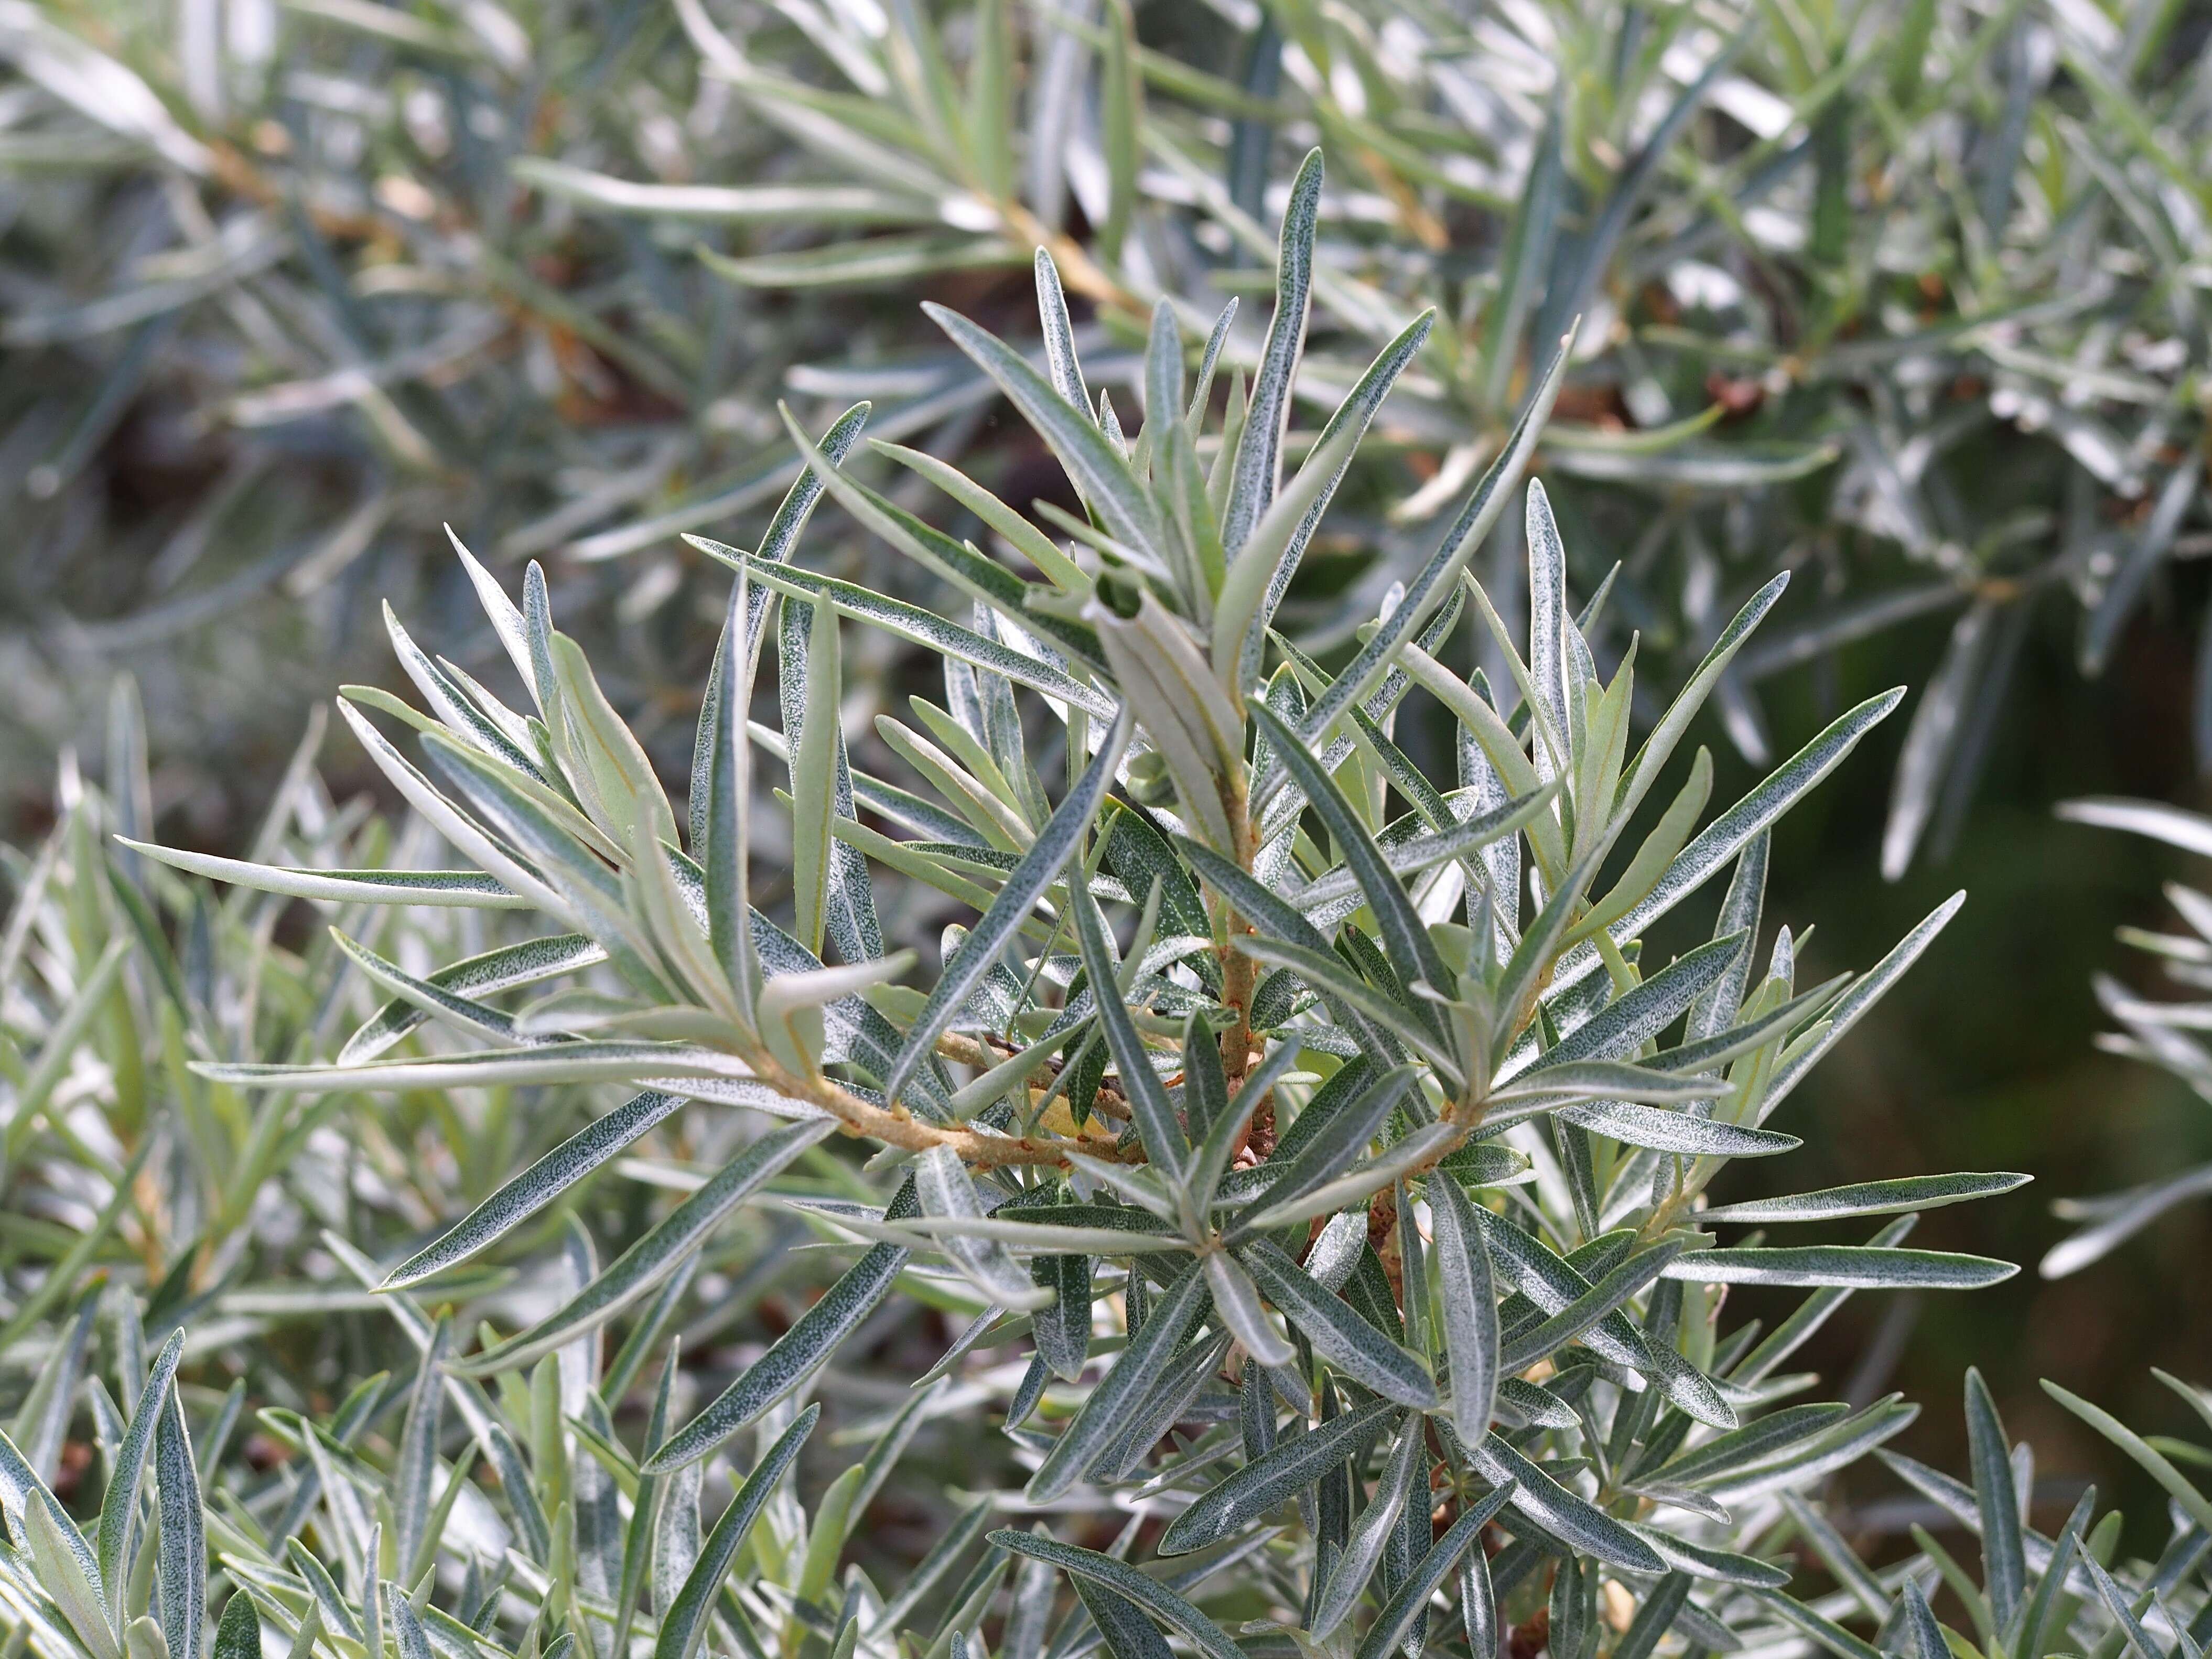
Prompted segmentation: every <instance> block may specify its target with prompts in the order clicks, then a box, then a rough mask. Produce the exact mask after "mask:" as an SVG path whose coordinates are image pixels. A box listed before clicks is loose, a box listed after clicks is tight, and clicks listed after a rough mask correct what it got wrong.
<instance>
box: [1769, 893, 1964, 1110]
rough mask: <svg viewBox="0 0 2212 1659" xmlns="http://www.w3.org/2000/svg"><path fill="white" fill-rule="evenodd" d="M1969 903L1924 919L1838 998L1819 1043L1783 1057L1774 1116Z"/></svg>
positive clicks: (1773, 1087) (1947, 905) (1772, 1091)
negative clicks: (1777, 1108)
mask: <svg viewBox="0 0 2212 1659" xmlns="http://www.w3.org/2000/svg"><path fill="white" fill-rule="evenodd" d="M1965 902H1966V894H1964V893H1963V892H1960V893H1954V894H1952V895H1951V896H1950V897H1949V898H1948V899H1946V900H1944V901H1943V902H1942V903H1941V904H1939V905H1937V906H1936V908H1934V909H1933V910H1931V911H1929V913H1928V914H1927V915H1925V916H1923V918H1922V919H1921V920H1920V922H1919V924H1918V925H1917V926H1916V927H1914V928H1913V929H1912V931H1911V933H1907V934H1906V935H1905V937H1904V938H1903V939H1899V941H1898V942H1897V943H1896V944H1895V945H1893V946H1891V947H1890V951H1889V954H1888V955H1887V956H1886V957H1883V958H1882V959H1881V961H1880V962H1878V963H1875V965H1874V966H1873V967H1871V968H1869V969H1867V971H1866V972H1865V973H1863V974H1862V975H1859V977H1858V978H1857V980H1856V981H1853V983H1852V985H1851V988H1850V990H1849V991H1846V992H1845V993H1844V994H1843V995H1842V996H1840V997H1838V998H1837V999H1836V1002H1835V1006H1833V1007H1832V1008H1830V1009H1829V1010H1828V1011H1827V1017H1826V1020H1825V1021H1824V1022H1823V1024H1824V1026H1825V1029H1824V1030H1822V1031H1821V1033H1820V1037H1819V1040H1818V1041H1816V1042H1809V1043H1806V1044H1803V1045H1801V1046H1800V1047H1799V1048H1798V1049H1797V1050H1796V1052H1795V1053H1792V1054H1784V1056H1783V1059H1782V1062H1781V1064H1780V1065H1778V1066H1776V1067H1775V1068H1774V1081H1773V1082H1772V1083H1771V1084H1769V1085H1767V1090H1766V1104H1765V1112H1766V1113H1767V1114H1771V1113H1772V1112H1773V1110H1774V1109H1775V1108H1776V1107H1777V1106H1778V1105H1780V1104H1781V1103H1782V1102H1783V1100H1784V1098H1785V1097H1787V1096H1788V1095H1789V1093H1790V1091H1791V1090H1792V1089H1794V1088H1796V1086H1797V1085H1798V1083H1799V1082H1800V1081H1801V1080H1802V1079H1803V1078H1804V1076H1805V1073H1808V1071H1810V1070H1812V1068H1813V1067H1814V1066H1815V1065H1817V1064H1818V1063H1819V1062H1820V1056H1821V1055H1823V1054H1826V1053H1827V1052H1828V1050H1829V1049H1831V1048H1833V1047H1835V1045H1836V1044H1837V1043H1838V1042H1840V1041H1841V1040H1842V1038H1843V1036H1844V1032H1846V1031H1848V1030H1850V1029H1851V1027H1852V1026H1854V1025H1856V1024H1858V1022H1859V1018H1860V1017H1861V1016H1862V1015H1863V1014H1864V1013H1865V1012H1866V1011H1867V1010H1868V1009H1869V1008H1871V1007H1873V1006H1874V1005H1875V1003H1877V1002H1879V1001H1880V1000H1881V998H1882V996H1883V994H1885V993H1887V991H1888V989H1889V987H1891V986H1893V985H1894V984H1896V983H1897V981H1899V980H1900V979H1902V978H1903V977H1904V976H1905V969H1908V968H1910V967H1911V966H1912V964H1913V963H1916V962H1917V961H1919V960H1920V956H1921V953H1922V952H1923V951H1925V950H1927V948H1928V947H1929V945H1932V944H1934V943H1935V941H1936V934H1938V933H1942V931H1943V929H1944V927H1946V926H1947V925H1948V923H1949V922H1950V920H1951V918H1952V917H1953V916H1955V915H1958V914H1959V907H1960V905H1962V904H1964V903H1965Z"/></svg>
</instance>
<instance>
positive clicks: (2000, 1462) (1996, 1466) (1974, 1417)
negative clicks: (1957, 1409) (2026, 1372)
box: [1966, 1365, 2027, 1630]
mask: <svg viewBox="0 0 2212 1659" xmlns="http://www.w3.org/2000/svg"><path fill="white" fill-rule="evenodd" d="M1966 1449H1967V1453H1968V1455H1969V1456H1970V1457H1971V1459H1972V1463H1973V1468H1974V1499H1975V1503H1976V1505H1977V1506H1978V1508H1979V1509H1980V1510H1981V1515H1982V1567H1983V1573H1982V1584H1983V1589H1984V1592H1985V1593H1986V1594H1987V1595H1988V1596H1989V1598H1990V1617H1991V1619H1992V1620H1993V1621H1994V1622H1995V1624H1996V1627H1997V1628H1998V1629H1999V1630H2010V1629H2011V1628H2012V1621H2013V1615H2014V1613H2015V1612H2017V1611H2018V1610H2019V1607H2020V1604H2021V1600H2022V1599H2023V1598H2024V1597H2025V1596H2026V1595H2027V1551H2026V1548H2025V1546H2024V1544H2023V1542H2022V1541H2021V1516H2020V1511H2021V1493H2020V1489H2019V1485H2018V1483H2017V1482H2016V1481H2015V1480H2014V1478H2013V1468H2012V1448H2011V1446H2010V1445H2008V1443H2006V1440H2005V1432H2004V1422H2003V1419H2001V1418H1999V1417H1998V1415H1997V1402H1996V1401H1994V1400H1992V1399H1990V1389H1989V1384H1987V1383H1984V1382H1983V1381H1982V1374H1981V1372H1980V1371H1978V1370H1975V1369H1974V1368H1973V1367H1972V1366H1971V1365H1970V1366H1968V1367H1967V1368H1966Z"/></svg>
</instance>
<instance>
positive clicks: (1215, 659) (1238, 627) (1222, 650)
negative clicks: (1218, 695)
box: [1209, 425, 1363, 695]
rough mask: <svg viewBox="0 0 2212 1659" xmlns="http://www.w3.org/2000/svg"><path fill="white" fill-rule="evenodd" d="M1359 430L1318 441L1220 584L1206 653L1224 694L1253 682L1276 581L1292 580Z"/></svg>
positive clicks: (1347, 429) (1353, 428) (1348, 461)
mask: <svg viewBox="0 0 2212 1659" xmlns="http://www.w3.org/2000/svg"><path fill="white" fill-rule="evenodd" d="M1245 430H1246V431H1247V432H1248V433H1249V431H1250V430H1251V428H1250V427H1249V426H1248V427H1246V428H1245ZM1362 430H1363V428H1360V427H1358V426H1356V425H1346V427H1345V428H1344V429H1343V430H1342V431H1340V432H1337V433H1334V434H1333V435H1330V436H1328V437H1327V438H1324V439H1323V440H1322V442H1321V445H1320V447H1317V448H1316V450H1315V451H1314V453H1313V454H1312V456H1311V457H1310V459H1309V460H1308V462H1307V464H1306V465H1305V466H1304V467H1303V468H1302V469H1300V471H1299V472H1298V474H1297V477H1294V478H1292V479H1291V484H1290V488H1289V489H1286V490H1285V491H1284V492H1283V493H1282V494H1281V495H1279V496H1278V497H1276V499H1275V500H1274V501H1273V503H1271V504H1270V505H1269V507H1267V512H1266V513H1264V514H1263V515H1261V519H1260V520H1259V522H1258V523H1257V524H1255V525H1254V526H1252V527H1251V530H1250V533H1249V535H1248V536H1247V537H1246V538H1245V542H1244V545H1243V550H1242V551H1241V552H1240V553H1239V554H1238V555H1237V558H1236V560H1235V561H1234V562H1232V563H1231V565H1230V567H1229V569H1228V572H1227V574H1225V576H1224V577H1223V579H1222V583H1221V593H1220V596H1219V598H1218V599H1217V600H1216V601H1215V603H1214V608H1213V622H1212V641H1211V642H1210V647H1209V655H1210V657H1211V659H1212V667H1213V678H1215V680H1216V681H1218V683H1219V684H1221V686H1222V687H1223V688H1224V689H1225V690H1228V691H1229V692H1230V693H1231V695H1242V694H1243V693H1246V692H1248V691H1249V690H1251V689H1252V688H1253V687H1254V686H1255V685H1256V684H1258V681H1259V678H1260V671H1261V666H1262V665H1263V663H1264V659H1265V657H1266V653H1267V627H1268V623H1270V621H1271V620H1272V611H1273V607H1272V606H1271V605H1269V604H1268V599H1269V597H1270V595H1271V594H1272V593H1273V590H1274V588H1275V585H1276V580H1277V578H1278V577H1280V579H1281V581H1282V586H1283V587H1284V589H1285V590H1287V589H1288V588H1289V586H1290V579H1291V576H1293V575H1295V574H1297V559H1298V556H1299V555H1300V554H1302V553H1304V550H1305V544H1306V543H1307V542H1308V541H1310V540H1311V539H1312V531H1311V528H1310V525H1311V526H1318V525H1319V523H1320V521H1321V515H1322V513H1325V512H1327V511H1328V502H1329V499H1330V497H1331V496H1332V495H1334V493H1335V488H1336V485H1337V483H1339V482H1340V480H1341V479H1342V477H1343V476H1344V471H1345V469H1346V467H1348V466H1349V465H1351V464H1352V456H1353V455H1354V454H1355V453H1357V452H1358V447H1359V439H1360V436H1361V433H1362ZM1309 521H1310V525H1309ZM1301 532H1304V534H1301Z"/></svg>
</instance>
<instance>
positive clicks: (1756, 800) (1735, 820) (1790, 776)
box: [1552, 689, 1905, 993]
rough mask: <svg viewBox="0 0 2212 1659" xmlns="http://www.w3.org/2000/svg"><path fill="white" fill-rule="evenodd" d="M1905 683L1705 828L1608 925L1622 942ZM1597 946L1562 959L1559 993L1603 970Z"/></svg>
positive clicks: (1728, 853)
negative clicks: (1639, 895) (1660, 875)
mask: <svg viewBox="0 0 2212 1659" xmlns="http://www.w3.org/2000/svg"><path fill="white" fill-rule="evenodd" d="M1904 697H1905V693H1904V691H1903V690H1901V689H1900V690H1894V691H1885V692H1883V693H1882V694H1881V696H1876V697H1869V698H1868V699H1867V700H1866V701H1865V702H1863V703H1861V704H1859V705H1858V706H1857V708H1852V709H1849V710H1847V711H1845V712H1844V714H1839V715H1838V716H1837V717H1836V718H1835V719H1834V720H1832V721H1831V722H1829V724H1828V726H1827V727H1826V729H1825V730H1823V731H1822V732H1820V735H1819V736H1818V737H1816V738H1814V739H1813V740H1812V741H1811V742H1810V743H1808V744H1806V745H1805V746H1804V747H1803V748H1802V749H1801V750H1798V751H1797V752H1796V754H1795V755H1793V756H1791V757H1790V758H1789V759H1788V760H1786V761H1784V763H1782V764H1781V765H1780V766H1778V767H1777V768H1776V769H1774V770H1773V771H1772V772H1771V773H1769V774H1768V775H1767V776H1766V779H1765V781H1764V782H1762V783H1760V784H1759V786H1758V787H1755V788H1753V790H1752V791H1751V793H1749V794H1747V795H1746V796H1745V797H1744V798H1743V799H1741V800H1740V801H1738V802H1737V803H1736V804H1735V805H1734V806H1731V807H1729V810H1728V811H1725V812H1723V813H1722V814H1721V815H1720V817H1717V818H1715V819H1714V820H1713V821H1712V822H1711V823H1709V824H1707V825H1706V826H1705V828H1704V829H1701V830H1699V832H1698V834H1697V835H1696V836H1694V837H1693V838H1692V841H1691V842H1690V844H1689V845H1688V846H1687V847H1685V848H1683V849H1682V850H1681V852H1680V854H1679V855H1678V856H1677V857H1676V858H1675V860H1674V863H1672V864H1671V865H1669V866H1668V867H1667V873H1666V874H1665V875H1663V876H1662V877H1660V878H1659V881H1658V884H1657V885H1656V886H1655V887H1653V888H1652V890H1651V891H1650V893H1648V894H1647V895H1645V896H1644V897H1643V898H1642V899H1640V900H1639V901H1638V902H1637V903H1636V904H1635V905H1634V906H1632V908H1630V910H1629V912H1628V914H1627V915H1625V916H1623V917H1622V918H1621V919H1620V921H1616V922H1614V923H1613V926H1612V927H1610V928H1608V929H1607V932H1608V933H1611V934H1612V935H1613V939H1615V940H1616V941H1625V940H1627V939H1635V938H1637V937H1638V936H1639V935H1641V934H1642V933H1644V932H1645V931H1646V930H1648V929H1649V928H1650V926H1651V924H1652V923H1653V922H1655V921H1657V920H1658V919H1659V918H1660V917H1661V916H1663V915H1666V914H1667V913H1668V911H1669V910H1672V909H1673V908H1674V907H1675V906H1676V905H1678V904H1680V902H1682V901H1683V900H1684V899H1686V898H1687V897H1689V896H1690V895H1691V894H1692V893H1694V892H1695V891H1697V890H1698V889H1699V888H1700V887H1702V886H1704V885H1705V883H1706V882H1707V881H1709V880H1711V878H1713V877H1714V876H1715V875H1717V874H1718V873H1719V872H1721V870H1722V869H1723V868H1724V867H1725V866H1727V865H1728V863H1729V860H1731V859H1733V858H1735V855H1736V854H1738V853H1739V852H1741V850H1742V849H1743V848H1744V846H1745V844H1746V843H1747V842H1749V841H1750V840H1751V838H1752V837H1753V836H1756V835H1757V834H1758V833H1759V831H1760V830H1762V829H1766V828H1768V827H1769V826H1771V824H1772V823H1774V822H1775V820H1776V819H1778V818H1779V817H1781V816H1782V815H1783V814H1784V812H1787V811H1789V810H1790V808H1791V807H1792V806H1794V805H1796V804H1797V802H1798V801H1799V800H1801V799H1803V798H1804V796H1805V795H1806V794H1807V793H1809V792H1810V791H1811V790H1812V789H1813V788H1814V786H1815V785H1817V784H1818V783H1819V782H1820V781H1821V780H1822V779H1823V778H1825V777H1826V776H1827V775H1828V774H1829V773H1831V772H1832V771H1834V770H1835V769H1836V768H1837V767H1838V766H1840V765H1842V764H1843V762H1844V757H1845V756H1847V755H1849V754H1850V752H1851V750H1853V749H1855V748H1857V746H1858V741H1859V739H1860V738H1863V737H1864V736H1865V735H1866V734H1867V733H1868V732H1870V731H1872V730H1873V729H1874V728H1875V726H1877V725H1879V724H1880V723H1881V721H1882V720H1885V719H1886V718H1887V717H1888V715H1889V714H1890V713H1891V711H1892V710H1893V709H1894V708H1896V707H1897V705H1898V704H1899V702H1902V701H1903V700H1904ZM1600 960H1601V959H1600V957H1599V956H1598V953H1597V951H1596V950H1595V947H1593V946H1591V945H1577V946H1576V947H1575V949H1573V950H1572V951H1569V952H1568V953H1567V954H1566V955H1565V956H1564V957H1561V958H1560V959H1559V970H1558V972H1557V973H1556V974H1554V975H1553V981H1552V984H1553V991H1554V992H1555V993H1556V992H1558V991H1563V990H1565V988H1566V987H1569V986H1571V985H1575V984H1578V983H1580V982H1581V981H1582V980H1583V979H1584V978H1585V977H1587V976H1588V975H1590V974H1593V973H1595V972H1596V971H1597V969H1598V967H1599V964H1600Z"/></svg>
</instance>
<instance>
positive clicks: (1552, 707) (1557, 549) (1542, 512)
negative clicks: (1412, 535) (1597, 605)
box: [1527, 478, 1571, 771]
mask: <svg viewBox="0 0 2212 1659" xmlns="http://www.w3.org/2000/svg"><path fill="white" fill-rule="evenodd" d="M1527 520H1528V526H1527V535H1528V677H1529V682H1530V684H1532V685H1533V686H1534V689H1535V693H1536V696H1535V705H1536V707H1538V708H1541V710H1542V711H1543V715H1544V719H1545V720H1546V722H1547V723H1548V724H1549V726H1550V727H1551V729H1552V730H1553V732H1559V733H1562V734H1564V733H1565V732H1568V731H1569V730H1570V729H1571V722H1570V720H1569V718H1568V713H1567V696H1568V687H1567V635H1566V630H1567V629H1568V628H1569V627H1570V626H1571V623H1570V622H1569V619H1568V610H1567V550H1566V544H1565V543H1563V542H1562V541H1560V539H1559V525H1558V524H1557V523H1556V522H1555V521H1554V520H1553V517H1552V498H1551V497H1550V496H1549V495H1547V494H1546V493H1545V490H1544V481H1543V480H1542V479H1541V478H1531V479H1529V480H1528V508H1527ZM1549 758H1551V757H1550V756H1549V752H1548V745H1547V744H1542V743H1539V744H1537V745H1536V764H1537V768H1538V769H1539V770H1540V771H1541V770H1543V769H1545V766H1546V763H1547V760H1548V759H1549ZM1559 758H1560V760H1561V761H1562V762H1564V760H1565V757H1559Z"/></svg>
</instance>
